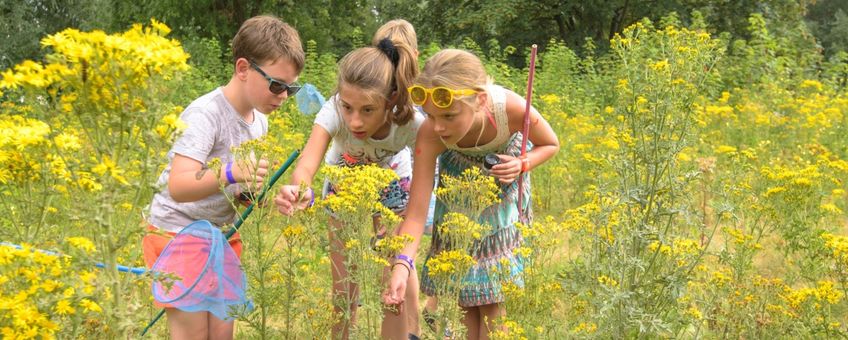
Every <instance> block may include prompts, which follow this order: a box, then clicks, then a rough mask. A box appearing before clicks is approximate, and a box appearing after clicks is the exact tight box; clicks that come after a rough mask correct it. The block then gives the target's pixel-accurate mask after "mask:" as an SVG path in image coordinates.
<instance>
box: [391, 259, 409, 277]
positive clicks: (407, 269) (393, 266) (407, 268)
mask: <svg viewBox="0 0 848 340" xmlns="http://www.w3.org/2000/svg"><path fill="white" fill-rule="evenodd" d="M397 265H400V266H401V267H403V268H404V269H406V277H409V276H411V275H412V270H409V267H407V266H406V265H405V264H403V263H402V262H395V264H393V265H392V270H394V269H395V266H397Z"/></svg>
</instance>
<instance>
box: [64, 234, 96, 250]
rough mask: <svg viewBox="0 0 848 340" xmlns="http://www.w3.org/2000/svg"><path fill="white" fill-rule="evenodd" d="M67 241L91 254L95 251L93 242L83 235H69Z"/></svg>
mask: <svg viewBox="0 0 848 340" xmlns="http://www.w3.org/2000/svg"><path fill="white" fill-rule="evenodd" d="M67 241H68V243H70V244H71V245H72V246H74V247H76V248H79V249H81V250H83V251H85V252H86V253H89V254H91V253H93V252H95V251H97V249H96V248H95V247H94V243H92V242H91V240H89V239H88V238H85V237H69V238H68V240H67Z"/></svg>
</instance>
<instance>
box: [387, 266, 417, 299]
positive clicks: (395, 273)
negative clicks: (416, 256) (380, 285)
mask: <svg viewBox="0 0 848 340" xmlns="http://www.w3.org/2000/svg"><path fill="white" fill-rule="evenodd" d="M391 275H392V276H391V277H390V278H389V282H388V284H389V285H388V287H386V290H385V291H384V292H383V304H385V305H401V304H403V301H404V297H405V296H406V281H407V280H409V275H411V274H410V271H409V269H408V268H407V267H406V266H403V265H397V266H392V274H391Z"/></svg>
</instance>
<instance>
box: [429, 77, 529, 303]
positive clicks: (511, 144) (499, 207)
mask: <svg viewBox="0 0 848 340" xmlns="http://www.w3.org/2000/svg"><path fill="white" fill-rule="evenodd" d="M488 92H489V95H490V96H491V98H492V106H493V110H492V115H493V116H494V120H495V123H496V124H495V126H497V136H496V137H495V139H494V140H492V141H491V142H489V143H488V144H486V145H482V146H478V147H473V148H461V147H458V146H456V145H453V146H448V150H447V151H445V152H444V153H442V154H441V155H440V156H439V171H440V173H441V175H448V176H454V177H456V176H459V175H460V174H462V172H463V171H464V170H465V169H467V168H469V167H472V166H477V167H480V168H481V169H483V158H484V157H485V155H486V154H488V153H497V154H503V155H511V156H515V157H517V156H519V155H520V154H521V133H520V132H516V133H514V134H512V135H509V126H508V118H507V116H506V106H505V105H506V93H505V90H504V89H503V88H501V87H499V86H490V87H489V88H488ZM529 144H530V143H529V142H528V149H529ZM522 176H523V177H524V178H523V182H522V188H519V186H518V182H519V181H518V180H516V181H514V182H512V183H510V184H508V185H503V184H500V182H497V183H498V184H499V186H500V194H499V197H500V199H501V202H500V203H496V204H494V205H491V206H489V207H488V208H486V209H485V210H484V211H483V213H482V214H481V216H480V218H479V220H478V222H479V223H481V224H483V225H488V226H490V227H491V229H489V230H488V232H487V233H486V234H484V236H483V237H482V238H481V239H480V240H479V241H477V242H475V244H474V246H473V247H472V253H471V254H470V255H471V256H472V257H473V258H474V260H476V261H477V263H476V264H475V265H474V266H473V267H472V268H471V269H470V270H469V271H468V273H467V274H466V275H465V277H464V278H463V288H462V289H461V291H460V294H459V305H460V306H463V307H474V306H482V305H488V304H493V303H500V302H503V301H504V295H503V291H502V289H501V282H502V280H505V281H511V282H514V283H516V284H517V285H519V286H523V284H524V282H523V279H522V272H523V270H524V260H523V259H522V258H521V257H520V256H519V255H518V254H516V253H515V250H516V249H517V248H519V247H520V246H521V244H522V241H523V240H522V238H521V233H520V232H519V230H518V228H517V227H516V226H515V224H516V222H519V218H522V221H523V222H525V223H526V222H527V220H529V219H530V218H531V215H532V211H531V209H530V208H529V204H530V178H529V176H528V175H527V174H526V173H525V174H522ZM439 182H440V183H439V186H441V182H442V181H439ZM519 189H520V190H523V191H524V192H523V193H522V199H523V201H524V202H523V204H522V206H523V207H525V211H526V213H525V214H524V215H523V217H522V216H521V214H519V210H518V190H519ZM448 212H449V211H448V209H447V206H446V205H445V204H443V202H441V201H439V200H437V201H436V207H435V210H434V213H433V222H434V226H436V228H433V238H432V243H431V247H430V250H429V252H428V253H427V259H426V260H429V259H430V258H431V257H433V256H435V255H437V254H438V253H439V252H441V251H442V250H443V249H445V244H444V243H443V239H442V238H441V237H440V235H439V232H438V229H439V228H438V226H439V225H440V224H441V223H442V221H443V219H444V216H445V214H447V213H448ZM502 259H506V261H505V262H506V263H508V266H509V268H508V269H509V270H508V271H507V270H506V268H503V267H502V266H503V264H502V263H501V260H502ZM426 260H425V265H424V266H423V268H422V273H421V277H422V279H421V291H422V292H424V293H425V294H427V295H436V285H435V282H433V281H432V280H431V279H430V277H429V275H427V273H428V272H429V269H428V267H427V265H426ZM496 271H497V272H501V273H503V272H508V273H509V277H500V278H498V277H497V276H496V275H494V274H495V272H496Z"/></svg>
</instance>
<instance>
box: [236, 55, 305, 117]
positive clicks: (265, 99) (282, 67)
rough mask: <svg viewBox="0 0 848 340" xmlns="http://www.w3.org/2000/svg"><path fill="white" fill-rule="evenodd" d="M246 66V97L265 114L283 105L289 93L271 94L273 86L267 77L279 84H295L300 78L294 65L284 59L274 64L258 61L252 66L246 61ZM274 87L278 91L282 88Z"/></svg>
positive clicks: (275, 85)
mask: <svg viewBox="0 0 848 340" xmlns="http://www.w3.org/2000/svg"><path fill="white" fill-rule="evenodd" d="M241 60H243V59H241ZM244 65H245V66H246V67H247V81H246V82H245V95H246V96H247V98H248V101H249V102H250V105H251V106H253V107H254V108H255V109H256V110H258V111H259V112H262V113H265V114H269V113H271V112H273V111H274V110H276V109H277V108H279V107H280V105H282V104H283V101H285V100H286V98H288V91H282V92H281V93H279V94H275V93H273V92H271V89H270V87H271V86H272V84H271V83H272V82H271V81H270V80H269V79H268V78H266V76H267V77H269V78H271V79H274V80H276V81H278V82H282V83H285V84H293V83H294V82H295V81H297V77H298V72H297V70H296V69H295V67H294V65H292V63H290V62H288V61H286V60H283V59H277V60H276V61H273V62H267V61H265V62H263V61H258V60H257V61H256V64H255V65H250V62H249V61H247V60H244ZM254 66H255V67H254ZM262 73H265V75H262ZM273 86H274V87H276V88H278V89H279V88H280V84H274V85H273Z"/></svg>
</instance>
